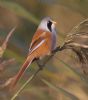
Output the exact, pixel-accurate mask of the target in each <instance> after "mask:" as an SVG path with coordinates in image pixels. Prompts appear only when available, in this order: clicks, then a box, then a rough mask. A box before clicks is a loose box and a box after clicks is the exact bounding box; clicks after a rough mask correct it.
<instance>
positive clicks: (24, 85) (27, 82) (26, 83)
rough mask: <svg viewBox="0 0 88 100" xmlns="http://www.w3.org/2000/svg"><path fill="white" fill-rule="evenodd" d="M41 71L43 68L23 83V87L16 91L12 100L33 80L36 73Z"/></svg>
mask: <svg viewBox="0 0 88 100" xmlns="http://www.w3.org/2000/svg"><path fill="white" fill-rule="evenodd" d="M40 71H41V68H39V69H38V70H37V71H36V72H35V73H34V74H33V75H32V76H31V77H30V78H29V79H28V80H27V81H26V82H25V84H23V85H22V87H21V88H20V89H19V90H18V91H17V92H16V94H15V95H14V96H13V97H12V98H11V100H15V99H16V97H17V96H18V95H19V94H20V93H21V92H22V90H23V89H24V88H25V87H26V86H27V85H28V84H29V82H30V81H32V80H33V79H34V78H35V77H36V75H37V74H38V73H39V72H40Z"/></svg>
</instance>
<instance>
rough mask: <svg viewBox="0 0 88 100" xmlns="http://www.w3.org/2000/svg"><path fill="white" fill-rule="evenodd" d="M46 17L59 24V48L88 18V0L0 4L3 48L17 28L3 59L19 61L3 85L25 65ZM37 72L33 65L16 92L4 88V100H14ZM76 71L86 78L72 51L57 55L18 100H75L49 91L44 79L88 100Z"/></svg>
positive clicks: (3, 75) (2, 77)
mask: <svg viewBox="0 0 88 100" xmlns="http://www.w3.org/2000/svg"><path fill="white" fill-rule="evenodd" d="M46 16H50V17H51V18H52V19H53V20H55V21H56V22H57V26H56V29H57V45H62V44H63V42H64V40H65V37H66V35H67V34H68V32H70V31H71V29H72V28H73V27H74V26H75V25H77V24H78V23H79V22H80V21H82V20H84V19H86V18H87V17H88V0H0V44H2V42H3V41H4V39H5V37H6V36H7V34H8V32H9V31H10V30H11V29H12V28H13V27H16V30H15V32H14V33H13V35H12V37H11V38H10V40H9V43H8V47H7V49H6V51H5V53H4V55H3V58H2V60H8V59H11V58H15V60H16V61H15V63H12V64H8V65H7V66H5V67H4V69H3V70H2V71H1V72H0V84H1V85H2V84H4V83H5V82H6V81H7V80H8V79H9V78H10V77H12V76H14V75H15V74H16V73H17V72H18V70H19V68H20V67H21V65H22V64H23V63H24V60H25V59H26V56H27V53H28V48H29V44H30V42H31V38H32V36H33V34H34V33H35V31H36V28H37V26H38V24H39V22H40V21H41V19H42V18H44V17H46ZM71 68H72V69H71ZM37 69H38V66H37V64H36V63H33V64H32V65H31V67H30V68H29V69H28V70H27V71H26V72H25V74H24V76H23V77H22V79H21V80H20V81H19V82H18V84H17V87H16V89H15V90H14V91H13V92H9V91H8V88H3V89H2V88H1V89H0V100H10V99H11V97H12V96H13V94H14V93H16V91H17V90H18V89H19V88H20V87H21V86H22V84H24V83H25V81H26V80H27V79H28V78H29V77H30V76H31V75H32V74H33V73H34V72H35V71H36V70H37ZM74 70H76V71H77V72H78V73H81V74H82V71H81V65H80V63H79V61H78V60H77V57H76V56H75V55H74V53H72V52H71V51H70V50H65V51H62V52H58V53H56V55H55V56H54V57H53V59H51V60H50V61H49V62H48V63H47V65H46V66H45V68H44V69H43V71H41V72H40V73H39V74H38V75H37V76H36V78H35V79H34V80H33V81H32V82H31V83H30V84H29V85H28V86H27V87H26V88H25V89H24V90H23V91H22V93H21V94H20V95H19V96H18V97H17V98H16V100H72V99H71V98H70V97H69V96H67V95H66V94H65V93H63V92H61V91H59V92H57V91H55V90H54V89H52V88H50V87H48V86H47V85H46V84H45V83H44V82H42V81H41V79H45V80H47V81H49V82H50V83H52V84H54V85H55V86H56V87H61V88H63V89H65V90H66V91H68V92H69V93H71V94H72V95H74V96H76V97H77V98H78V100H88V84H86V82H84V80H82V79H81V78H80V77H79V75H78V74H77V73H76V72H75V71H74ZM74 100H75V99H74Z"/></svg>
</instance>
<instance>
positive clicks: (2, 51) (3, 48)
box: [0, 27, 16, 57]
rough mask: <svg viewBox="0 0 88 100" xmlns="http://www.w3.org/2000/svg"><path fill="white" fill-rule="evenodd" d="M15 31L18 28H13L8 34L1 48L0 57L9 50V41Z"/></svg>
mask: <svg viewBox="0 0 88 100" xmlns="http://www.w3.org/2000/svg"><path fill="white" fill-rule="evenodd" d="M15 29H16V27H14V28H12V30H11V31H10V32H9V33H8V35H7V37H6V38H5V40H4V42H3V44H2V46H1V47H0V57H2V56H3V53H4V51H5V50H6V48H7V44H8V41H9V39H10V37H11V35H12V34H13V32H14V31H15Z"/></svg>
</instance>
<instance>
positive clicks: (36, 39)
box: [29, 30, 46, 53]
mask: <svg viewBox="0 0 88 100" xmlns="http://www.w3.org/2000/svg"><path fill="white" fill-rule="evenodd" d="M45 35H46V32H44V31H42V30H39V31H37V32H36V33H35V34H34V36H33V39H32V42H31V44H30V48H29V53H30V52H33V51H34V50H35V49H36V48H38V47H39V46H40V45H41V44H43V43H44V42H45Z"/></svg>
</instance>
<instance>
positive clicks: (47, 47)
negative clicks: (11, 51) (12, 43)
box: [12, 17, 56, 87]
mask: <svg viewBox="0 0 88 100" xmlns="http://www.w3.org/2000/svg"><path fill="white" fill-rule="evenodd" d="M55 48H56V22H55V21H53V20H52V19H51V18H50V17H45V18H43V19H42V20H41V22H40V24H39V26H38V28H37V30H36V32H35V34H34V36H33V38H32V41H31V43H30V47H29V52H28V56H27V58H26V60H25V62H24V63H23V65H22V67H21V68H20V70H19V71H18V73H17V74H16V75H15V76H14V78H13V81H12V87H15V85H16V84H17V82H18V81H19V80H20V78H21V77H22V75H23V74H24V72H25V71H26V69H27V68H28V67H29V66H30V65H31V63H32V62H33V61H34V60H35V59H43V58H44V57H45V56H47V55H51V54H52V51H53V50H55Z"/></svg>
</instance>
